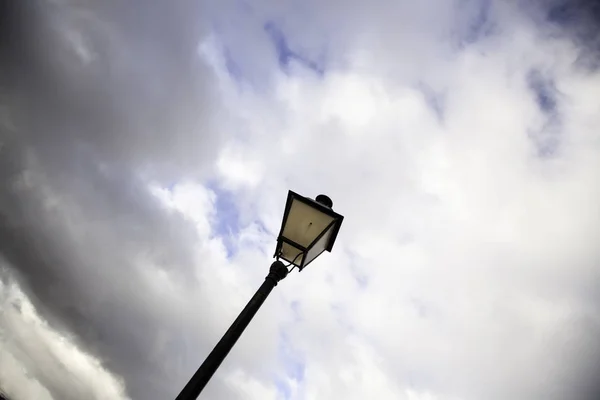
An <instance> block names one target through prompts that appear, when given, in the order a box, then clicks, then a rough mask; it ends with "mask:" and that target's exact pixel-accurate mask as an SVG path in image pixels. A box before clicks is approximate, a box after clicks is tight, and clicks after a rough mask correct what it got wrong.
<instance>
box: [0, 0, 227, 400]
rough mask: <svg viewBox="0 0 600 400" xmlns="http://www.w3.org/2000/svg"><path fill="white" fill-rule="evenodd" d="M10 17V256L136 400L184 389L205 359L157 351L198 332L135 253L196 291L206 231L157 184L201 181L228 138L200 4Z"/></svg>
mask: <svg viewBox="0 0 600 400" xmlns="http://www.w3.org/2000/svg"><path fill="white" fill-rule="evenodd" d="M0 15H1V17H0V18H1V20H0V146H1V147H0V255H1V256H2V258H3V259H4V260H6V262H7V264H8V265H9V267H10V268H11V271H12V273H13V274H15V275H16V276H17V277H18V278H19V280H20V282H21V284H22V286H23V289H24V290H26V291H27V292H28V295H29V296H30V297H31V298H32V299H33V301H34V303H35V304H36V306H37V307H38V308H39V310H40V312H41V313H42V314H43V315H44V317H46V318H48V319H49V321H51V323H52V324H53V325H54V326H55V327H58V328H59V329H64V330H67V331H70V332H73V333H75V335H76V337H77V340H78V341H79V342H80V344H81V345H83V346H84V347H85V348H86V349H88V350H90V351H91V352H92V353H94V354H96V355H98V356H99V357H100V358H101V359H102V360H103V361H104V362H105V365H106V366H107V367H108V368H109V369H110V370H112V371H113V372H115V373H117V374H119V375H121V376H123V377H124V379H125V381H126V383H127V389H128V392H129V393H130V395H131V396H132V397H133V398H135V399H137V398H139V399H159V398H160V399H163V398H170V397H172V396H173V394H174V393H173V388H174V387H177V386H178V384H179V383H181V382H179V381H177V380H178V379H179V380H181V378H180V377H181V370H182V369H183V371H184V373H183V375H187V374H188V371H190V368H191V367H190V364H188V363H187V361H185V360H184V361H182V362H183V364H181V365H170V364H169V363H168V362H166V361H165V360H161V359H159V358H160V357H161V354H160V352H159V351H158V350H156V348H157V344H156V343H157V341H158V336H159V335H160V334H163V335H166V336H167V337H169V338H175V339H173V340H175V342H174V344H172V345H171V348H170V354H171V355H172V356H173V357H174V358H176V354H177V352H178V351H179V352H180V353H184V352H185V343H186V340H187V341H190V340H191V338H189V331H188V332H187V333H186V331H185V330H183V331H182V332H183V333H177V332H178V331H179V330H180V329H183V326H182V324H183V320H184V317H183V316H182V315H181V313H179V314H178V313H177V312H173V310H169V309H168V307H167V306H166V305H164V304H161V303H160V299H158V300H155V299H152V295H151V294H149V293H146V292H147V291H148V290H150V289H148V288H147V287H145V286H144V271H143V269H142V268H141V267H140V266H139V265H138V264H136V261H139V260H145V261H148V262H151V263H153V264H155V265H158V266H159V267H161V268H164V269H165V270H166V271H167V272H168V273H169V274H171V275H172V276H174V277H175V278H174V279H177V280H178V281H179V282H181V284H182V286H183V287H185V285H186V284H185V282H186V278H189V274H190V273H191V272H190V271H191V268H192V266H193V261H192V255H191V247H192V242H193V240H194V231H193V228H192V227H191V226H189V225H188V223H187V222H185V221H184V220H183V219H178V218H177V217H174V216H173V215H171V214H168V213H167V212H165V210H164V209H163V208H162V207H161V205H160V204H158V203H157V201H156V200H155V199H154V197H153V196H151V195H150V193H149V191H148V188H147V185H146V182H147V181H148V180H150V179H151V180H155V181H158V182H165V183H172V181H173V179H175V178H176V177H179V178H181V177H190V176H191V177H194V176H199V175H201V174H202V171H203V167H204V166H205V165H207V164H208V163H209V162H210V158H211V157H212V156H213V154H214V153H215V152H214V149H215V146H217V144H218V141H219V138H218V135H217V134H216V133H215V132H214V131H213V129H212V128H211V123H210V121H211V120H210V116H211V115H214V114H215V113H217V112H218V110H219V106H218V104H215V103H214V101H216V99H218V96H217V95H216V92H215V90H214V87H213V86H211V82H213V81H214V78H212V77H211V76H210V75H211V72H210V70H209V69H208V68H207V67H206V66H205V65H204V64H203V63H202V61H201V60H200V58H199V57H198V51H197V48H198V44H199V41H200V39H201V38H202V35H203V33H204V32H202V30H201V28H202V26H203V23H202V21H201V18H202V16H203V9H202V8H201V4H199V2H197V1H192V0H190V1H186V0H182V1H169V2H164V1H152V2H148V1H129V2H119V1H102V2H86V1H80V2H75V1H72V2H65V1H54V2H51V1H45V2H42V1H38V2H34V1H30V2H15V1H8V0H7V1H1V2H0ZM182 312H183V311H182ZM194 340H196V338H195V339H194ZM195 361H196V360H195ZM40 369H43V366H40ZM40 375H41V376H40V377H39V379H40V381H41V382H42V383H43V384H45V386H46V387H47V388H49V389H51V390H52V391H53V394H54V396H55V397H56V398H60V399H70V398H73V399H79V398H80V397H78V396H81V394H78V393H77V392H76V391H73V390H69V387H64V386H60V385H57V384H55V383H53V382H51V380H52V379H51V377H49V376H45V375H44V372H43V371H40Z"/></svg>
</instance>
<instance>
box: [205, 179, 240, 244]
mask: <svg viewBox="0 0 600 400" xmlns="http://www.w3.org/2000/svg"><path fill="white" fill-rule="evenodd" d="M207 186H208V188H209V189H210V190H211V191H213V192H214V194H215V220H214V222H213V230H214V234H215V235H216V236H219V237H221V239H222V240H223V243H224V245H225V248H226V249H227V255H228V256H231V255H233V254H234V253H235V243H234V238H235V237H236V236H237V235H238V234H239V232H240V216H239V212H238V210H237V207H236V205H235V200H234V196H233V193H231V192H230V191H227V190H225V189H223V188H221V187H220V186H219V185H218V184H217V183H209V184H208V185H207Z"/></svg>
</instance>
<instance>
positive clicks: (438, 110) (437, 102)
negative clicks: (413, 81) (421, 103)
mask: <svg viewBox="0 0 600 400" xmlns="http://www.w3.org/2000/svg"><path fill="white" fill-rule="evenodd" d="M417 87H418V90H419V91H420V92H421V94H422V95H423V98H424V99H425V102H426V103H427V105H428V106H429V108H430V109H431V110H432V111H433V113H434V114H435V116H436V118H437V120H438V122H442V121H443V120H444V114H445V106H446V96H444V94H443V93H437V92H436V91H435V90H433V89H432V88H431V87H430V86H429V85H427V84H425V83H419V84H418V85H417Z"/></svg>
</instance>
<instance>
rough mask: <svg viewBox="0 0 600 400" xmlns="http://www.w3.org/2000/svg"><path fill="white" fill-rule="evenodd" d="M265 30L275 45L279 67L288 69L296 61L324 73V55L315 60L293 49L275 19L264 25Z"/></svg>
mask: <svg viewBox="0 0 600 400" xmlns="http://www.w3.org/2000/svg"><path fill="white" fill-rule="evenodd" d="M264 30H265V32H266V33H267V35H269V38H270V39H271V42H272V43H273V45H274V46H275V51H276V52H277V60H278V63H279V67H280V68H281V69H282V70H284V71H287V70H288V67H289V64H290V62H292V61H296V62H298V63H300V64H301V65H303V66H304V67H306V68H308V69H310V70H312V71H313V72H315V73H316V74H317V75H318V76H323V75H324V73H325V66H324V64H325V62H324V58H325V57H324V56H321V57H319V58H321V60H313V59H311V58H310V57H308V56H307V55H305V54H302V53H301V52H300V51H296V50H292V49H291V48H290V45H289V43H288V40H287V38H286V37H285V35H284V34H283V31H282V30H281V28H280V27H279V26H278V25H277V24H275V23H274V22H273V21H269V22H267V23H266V24H265V25H264Z"/></svg>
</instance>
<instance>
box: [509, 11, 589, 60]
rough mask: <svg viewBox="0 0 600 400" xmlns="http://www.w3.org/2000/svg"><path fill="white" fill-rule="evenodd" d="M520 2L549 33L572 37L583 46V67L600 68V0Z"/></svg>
mask: <svg viewBox="0 0 600 400" xmlns="http://www.w3.org/2000/svg"><path fill="white" fill-rule="evenodd" d="M519 4H520V5H521V9H522V10H525V11H526V12H527V13H528V14H529V15H530V16H531V17H532V18H533V19H534V20H535V21H536V22H537V24H538V26H539V27H540V28H541V29H542V31H543V32H545V33H546V34H547V35H549V36H551V37H565V38H568V39H569V40H570V41H572V42H573V43H574V44H576V45H577V46H578V47H579V48H580V50H581V51H580V55H579V59H578V60H577V63H578V64H579V65H580V66H583V67H586V68H590V69H597V68H598V67H600V2H598V1H595V0H545V1H535V2H527V1H520V2H519Z"/></svg>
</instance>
